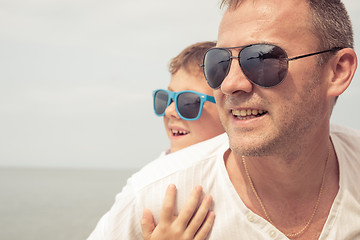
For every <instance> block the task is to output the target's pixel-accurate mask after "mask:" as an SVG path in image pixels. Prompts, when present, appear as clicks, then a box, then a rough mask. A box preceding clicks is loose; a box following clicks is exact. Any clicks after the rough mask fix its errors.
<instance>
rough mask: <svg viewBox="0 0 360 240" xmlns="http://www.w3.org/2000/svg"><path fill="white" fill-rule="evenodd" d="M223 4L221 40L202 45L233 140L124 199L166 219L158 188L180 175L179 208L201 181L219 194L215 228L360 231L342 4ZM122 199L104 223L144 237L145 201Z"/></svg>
mask: <svg viewBox="0 0 360 240" xmlns="http://www.w3.org/2000/svg"><path fill="white" fill-rule="evenodd" d="M223 4H225V5H227V6H228V8H227V10H226V12H225V13H224V16H223V19H222V21H221V24H220V27H219V35H218V42H217V47H218V48H214V49H212V50H209V51H208V52H207V53H206V54H205V57H204V73H205V77H206V79H207V81H208V83H209V85H210V86H211V87H212V88H214V89H215V90H214V96H215V99H216V103H217V107H218V111H219V115H220V119H221V121H222V124H223V126H224V128H225V131H226V133H227V134H228V137H229V145H230V148H227V145H225V144H224V145H223V146H221V147H220V148H219V149H218V150H216V151H213V152H212V153H211V154H207V153H206V154H205V155H203V156H194V155H191V156H192V157H198V159H197V160H194V159H192V162H191V163H190V162H186V163H185V164H184V165H183V166H182V167H177V168H176V169H175V168H173V169H172V170H173V171H171V173H170V172H168V174H164V173H160V176H158V177H152V178H151V179H149V181H148V182H147V183H146V184H145V183H143V184H142V185H141V188H137V189H136V191H133V195H135V196H134V197H133V198H132V199H133V203H132V204H129V205H128V207H129V208H131V209H133V211H137V210H136V209H137V208H141V209H142V207H146V208H149V209H150V210H152V212H153V213H154V217H155V220H156V221H158V219H159V212H160V206H161V202H162V199H161V197H162V196H161V195H160V196H158V197H157V196H154V195H157V194H159V193H160V192H161V191H160V189H165V186H167V184H169V183H174V184H176V185H177V188H178V189H179V190H178V195H177V203H178V205H177V206H178V208H179V209H181V208H182V207H183V206H184V202H185V199H186V197H187V193H189V192H190V190H191V188H192V186H194V185H196V184H201V185H202V186H203V189H204V191H205V192H206V193H208V194H210V195H211V196H212V197H213V201H214V208H213V211H214V213H215V215H216V218H215V222H214V225H213V228H212V231H211V232H210V234H209V236H208V238H209V239H295V238H296V239H360V191H359V188H358V183H359V182H360V133H359V132H358V131H354V130H349V129H346V128H342V127H338V126H331V127H330V123H329V121H330V116H331V112H332V109H333V106H334V104H335V102H336V99H337V97H338V96H339V95H340V94H341V93H342V92H344V91H345V90H346V88H347V87H348V86H349V84H350V82H351V80H352V77H353V75H354V72H355V69H356V66H357V59H356V54H355V52H354V51H353V49H352V47H353V46H352V44H353V43H352V30H351V24H350V22H349V20H348V17H347V13H346V11H345V9H344V7H343V4H342V3H341V2H340V1H338V0H314V1H311V0H309V1H306V0H291V1H290V0H288V1H282V0H243V1H226V0H225V1H224V2H223ZM211 141H212V140H210V141H208V142H205V143H204V144H212V143H211ZM192 150H196V146H194V148H192ZM189 152H190V153H191V154H194V152H191V151H189ZM181 154H182V156H180V155H177V156H179V159H172V161H168V163H169V162H172V165H175V164H177V163H180V162H181V160H182V159H181V158H182V157H185V156H186V155H187V150H185V151H182V152H181ZM164 164H165V163H164ZM162 166H164V165H162ZM164 167H165V168H167V169H170V166H164ZM148 171H149V170H143V173H139V174H144V172H148ZM164 172H166V171H164ZM120 205H121V203H119V202H116V203H115V205H114V207H113V209H112V210H111V211H110V213H108V215H109V216H111V217H109V218H108V219H111V220H110V221H111V224H107V225H104V224H102V225H101V224H100V226H101V228H102V229H103V230H104V231H103V232H105V233H106V234H107V236H109V239H117V238H118V239H121V238H119V237H120V236H121V237H123V238H122V239H141V238H140V235H139V234H138V233H137V231H140V230H139V229H140V227H139V226H138V225H139V218H140V216H141V212H139V213H136V214H134V215H135V216H134V217H131V218H129V217H128V216H125V215H121V214H119V213H118V212H117V209H118V207H119V206H120ZM120 215H121V216H120ZM137 216H139V217H137ZM125 221H127V226H124V224H123V223H124V222H125ZM98 228H99V226H98ZM129 229H130V230H129ZM98 231H99V230H98ZM120 231H122V232H126V233H125V234H123V235H121V234H120V233H119V232H120ZM106 234H104V235H103V236H105V235H106Z"/></svg>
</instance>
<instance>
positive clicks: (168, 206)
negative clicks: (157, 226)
mask: <svg viewBox="0 0 360 240" xmlns="http://www.w3.org/2000/svg"><path fill="white" fill-rule="evenodd" d="M175 197H176V187H175V185H174V184H170V185H169V186H168V188H167V189H166V193H165V197H164V202H163V205H162V208H161V213H160V222H164V221H172V219H173V216H174V209H175Z"/></svg>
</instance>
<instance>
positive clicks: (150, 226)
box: [141, 208, 155, 240]
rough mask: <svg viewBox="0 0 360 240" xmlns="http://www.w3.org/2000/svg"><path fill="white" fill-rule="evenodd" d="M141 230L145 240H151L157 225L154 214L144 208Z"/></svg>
mask: <svg viewBox="0 0 360 240" xmlns="http://www.w3.org/2000/svg"><path fill="white" fill-rule="evenodd" d="M141 229H142V236H143V238H144V240H150V238H151V234H152V232H153V231H154V229H155V223H154V218H153V215H152V213H151V212H150V210H149V209H147V208H144V211H143V216H142V218H141Z"/></svg>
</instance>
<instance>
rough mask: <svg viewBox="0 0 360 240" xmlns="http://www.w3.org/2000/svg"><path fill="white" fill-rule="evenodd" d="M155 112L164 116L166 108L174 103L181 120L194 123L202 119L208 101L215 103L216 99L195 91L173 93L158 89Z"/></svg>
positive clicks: (155, 96) (155, 95)
mask: <svg viewBox="0 0 360 240" xmlns="http://www.w3.org/2000/svg"><path fill="white" fill-rule="evenodd" d="M153 97H154V111H155V114H156V115H158V116H160V117H161V116H164V115H165V110H166V108H167V107H168V106H169V105H170V104H171V103H172V102H173V101H174V102H175V108H176V112H177V114H178V115H179V117H180V118H182V119H184V120H187V121H194V120H197V119H199V118H200V116H201V113H202V109H203V105H204V103H205V102H206V101H208V102H212V103H215V98H214V97H213V96H209V95H206V94H203V93H200V92H195V91H180V92H172V91H169V90H164V89H158V90H155V91H154V92H153Z"/></svg>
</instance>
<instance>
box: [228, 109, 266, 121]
mask: <svg viewBox="0 0 360 240" xmlns="http://www.w3.org/2000/svg"><path fill="white" fill-rule="evenodd" d="M231 112H232V114H233V115H234V116H235V117H237V118H241V119H250V118H254V117H257V116H261V115H263V114H265V113H266V111H264V110H257V109H241V110H232V111H231Z"/></svg>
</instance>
